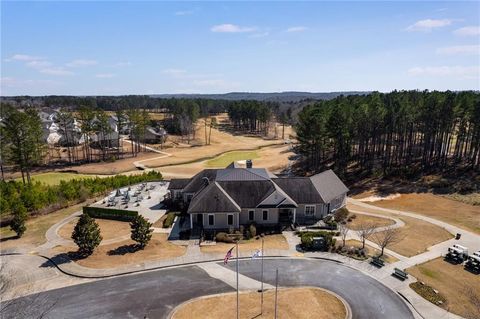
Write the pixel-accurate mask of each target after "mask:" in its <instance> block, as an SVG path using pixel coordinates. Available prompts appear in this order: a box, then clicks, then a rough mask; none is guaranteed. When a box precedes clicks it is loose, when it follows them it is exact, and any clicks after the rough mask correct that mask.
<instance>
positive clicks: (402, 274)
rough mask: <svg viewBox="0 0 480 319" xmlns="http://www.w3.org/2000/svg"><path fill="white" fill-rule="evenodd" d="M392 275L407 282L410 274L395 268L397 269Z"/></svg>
mask: <svg viewBox="0 0 480 319" xmlns="http://www.w3.org/2000/svg"><path fill="white" fill-rule="evenodd" d="M392 275H394V276H396V277H398V278H400V279H401V280H405V279H407V278H408V274H407V273H406V272H405V271H403V270H401V269H398V268H395V269H394V270H393V274H392Z"/></svg>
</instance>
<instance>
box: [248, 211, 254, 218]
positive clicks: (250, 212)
mask: <svg viewBox="0 0 480 319" xmlns="http://www.w3.org/2000/svg"><path fill="white" fill-rule="evenodd" d="M254 219H255V210H253V209H251V210H249V211H248V220H254Z"/></svg>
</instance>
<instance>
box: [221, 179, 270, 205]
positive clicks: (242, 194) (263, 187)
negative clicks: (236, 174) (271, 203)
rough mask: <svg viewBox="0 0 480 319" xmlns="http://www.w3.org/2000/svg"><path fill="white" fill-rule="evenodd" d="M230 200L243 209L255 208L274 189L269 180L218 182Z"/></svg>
mask: <svg viewBox="0 0 480 319" xmlns="http://www.w3.org/2000/svg"><path fill="white" fill-rule="evenodd" d="M218 184H220V186H222V188H223V189H224V190H225V191H226V192H227V193H228V195H230V197H231V198H233V200H234V201H235V202H236V203H237V204H238V205H239V206H240V207H244V208H254V207H257V205H258V204H260V203H261V202H262V201H263V200H264V199H265V198H267V196H269V195H270V194H271V193H272V192H273V191H274V190H275V187H274V185H273V183H272V182H271V181H270V180H260V181H225V182H218Z"/></svg>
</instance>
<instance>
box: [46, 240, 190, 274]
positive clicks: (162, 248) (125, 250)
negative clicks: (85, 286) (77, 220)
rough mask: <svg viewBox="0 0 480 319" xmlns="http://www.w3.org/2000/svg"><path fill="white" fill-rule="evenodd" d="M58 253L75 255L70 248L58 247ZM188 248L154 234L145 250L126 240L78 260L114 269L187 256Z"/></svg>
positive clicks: (77, 261) (88, 264) (103, 246)
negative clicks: (138, 248)
mask: <svg viewBox="0 0 480 319" xmlns="http://www.w3.org/2000/svg"><path fill="white" fill-rule="evenodd" d="M54 250H55V251H56V252H58V253H75V252H72V251H71V248H70V247H63V246H60V247H56V248H54ZM186 250H187V248H186V247H184V246H178V245H174V244H171V243H169V242H168V240H167V235H166V234H153V236H152V239H151V240H150V242H149V243H148V245H147V247H145V249H143V250H137V249H136V248H135V242H134V241H133V240H125V241H121V242H118V243H114V244H109V245H101V246H98V247H97V249H96V250H95V251H94V253H93V254H92V255H90V256H89V257H87V258H84V259H79V260H76V263H78V264H79V265H81V266H84V267H89V268H98V269H104V268H114V267H118V266H125V265H128V264H137V263H142V262H145V261H152V260H159V259H168V258H174V257H179V256H182V255H184V254H185V252H186Z"/></svg>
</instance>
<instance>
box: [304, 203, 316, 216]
mask: <svg viewBox="0 0 480 319" xmlns="http://www.w3.org/2000/svg"><path fill="white" fill-rule="evenodd" d="M314 215H315V206H314V205H307V206H305V216H314Z"/></svg>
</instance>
